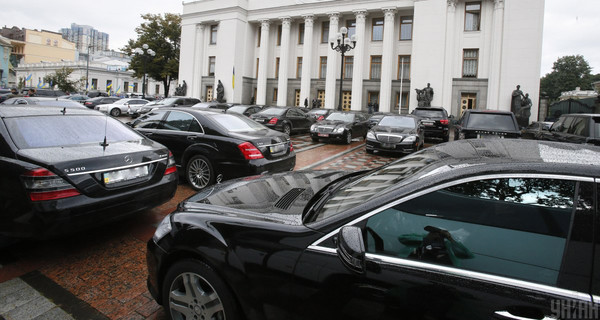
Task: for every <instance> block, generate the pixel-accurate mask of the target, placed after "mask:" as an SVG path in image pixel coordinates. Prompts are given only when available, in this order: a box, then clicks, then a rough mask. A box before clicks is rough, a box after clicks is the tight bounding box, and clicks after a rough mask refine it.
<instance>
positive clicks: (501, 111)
mask: <svg viewBox="0 0 600 320" xmlns="http://www.w3.org/2000/svg"><path fill="white" fill-rule="evenodd" d="M464 112H468V113H489V114H493V113H496V114H511V113H512V111H505V110H487V109H486V110H476V109H469V110H465V111H464Z"/></svg>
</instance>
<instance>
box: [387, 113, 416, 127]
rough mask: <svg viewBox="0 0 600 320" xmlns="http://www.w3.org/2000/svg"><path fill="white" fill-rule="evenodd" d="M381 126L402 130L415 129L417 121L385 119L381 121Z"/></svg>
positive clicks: (403, 118)
mask: <svg viewBox="0 0 600 320" xmlns="http://www.w3.org/2000/svg"><path fill="white" fill-rule="evenodd" d="M378 125H379V126H383V127H400V128H410V129H412V128H414V127H415V120H414V119H413V118H408V117H393V116H392V117H389V116H388V117H383V119H381V121H379V124H378Z"/></svg>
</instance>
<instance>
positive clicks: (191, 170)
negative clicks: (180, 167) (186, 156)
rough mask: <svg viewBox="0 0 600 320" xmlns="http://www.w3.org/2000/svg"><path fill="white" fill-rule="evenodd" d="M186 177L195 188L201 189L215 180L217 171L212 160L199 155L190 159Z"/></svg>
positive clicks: (186, 168)
mask: <svg viewBox="0 0 600 320" xmlns="http://www.w3.org/2000/svg"><path fill="white" fill-rule="evenodd" d="M185 177H186V179H187V181H188V183H189V184H190V186H191V187H192V188H194V190H201V189H203V188H205V187H207V186H209V185H211V184H213V183H214V181H215V171H214V170H213V167H212V164H211V163H210V160H208V159H207V158H206V157H205V156H201V155H197V156H193V157H192V158H190V160H188V162H187V165H186V167H185Z"/></svg>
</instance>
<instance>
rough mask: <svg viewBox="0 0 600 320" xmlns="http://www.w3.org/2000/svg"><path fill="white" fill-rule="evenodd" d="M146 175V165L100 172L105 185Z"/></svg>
mask: <svg viewBox="0 0 600 320" xmlns="http://www.w3.org/2000/svg"><path fill="white" fill-rule="evenodd" d="M147 175H148V166H141V167H135V168H129V169H123V170H116V171H111V172H105V173H104V174H102V178H103V179H104V184H105V185H110V184H114V183H119V182H123V181H128V180H134V179H137V178H142V177H145V176H147Z"/></svg>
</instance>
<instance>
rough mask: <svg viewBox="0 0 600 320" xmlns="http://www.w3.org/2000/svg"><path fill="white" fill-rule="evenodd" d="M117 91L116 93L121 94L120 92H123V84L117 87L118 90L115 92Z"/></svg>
mask: <svg viewBox="0 0 600 320" xmlns="http://www.w3.org/2000/svg"><path fill="white" fill-rule="evenodd" d="M115 93H116V94H119V93H121V86H119V87H118V88H117V92H115Z"/></svg>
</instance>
